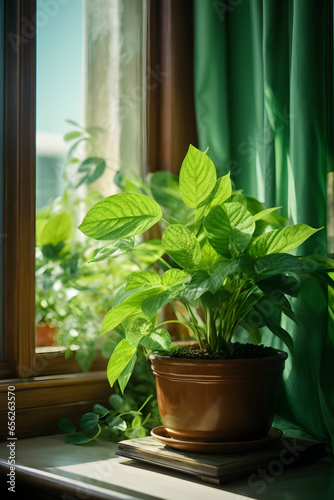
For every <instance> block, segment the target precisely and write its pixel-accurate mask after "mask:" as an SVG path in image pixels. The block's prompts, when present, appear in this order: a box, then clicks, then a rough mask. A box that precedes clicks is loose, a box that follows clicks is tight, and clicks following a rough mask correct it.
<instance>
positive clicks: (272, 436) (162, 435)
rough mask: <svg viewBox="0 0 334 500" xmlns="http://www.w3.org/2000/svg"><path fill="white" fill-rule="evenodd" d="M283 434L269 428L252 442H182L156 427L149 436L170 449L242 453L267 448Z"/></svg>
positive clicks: (162, 428)
mask: <svg viewBox="0 0 334 500" xmlns="http://www.w3.org/2000/svg"><path fill="white" fill-rule="evenodd" d="M282 435H283V432H282V431H280V430H279V429H276V427H271V429H270V430H269V432H268V434H267V436H266V437H265V438H262V439H255V440H252V441H234V442H224V443H221V442H205V441H183V440H181V439H174V438H171V437H169V436H168V434H167V432H166V431H165V429H164V427H163V426H161V427H156V428H155V429H152V430H151V436H153V437H154V439H157V440H158V441H161V442H162V443H165V444H167V445H168V446H170V447H171V448H176V449H177V450H185V451H195V452H199V453H242V452H245V451H252V450H255V449H257V448H262V447H265V446H269V445H271V444H272V443H274V442H275V441H278V440H279V439H281V437H282Z"/></svg>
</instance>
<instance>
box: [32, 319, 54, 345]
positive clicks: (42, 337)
mask: <svg viewBox="0 0 334 500" xmlns="http://www.w3.org/2000/svg"><path fill="white" fill-rule="evenodd" d="M55 333H56V327H55V326H51V325H48V324H47V323H38V324H37V325H36V347H45V346H51V345H53V344H55V340H54V334H55Z"/></svg>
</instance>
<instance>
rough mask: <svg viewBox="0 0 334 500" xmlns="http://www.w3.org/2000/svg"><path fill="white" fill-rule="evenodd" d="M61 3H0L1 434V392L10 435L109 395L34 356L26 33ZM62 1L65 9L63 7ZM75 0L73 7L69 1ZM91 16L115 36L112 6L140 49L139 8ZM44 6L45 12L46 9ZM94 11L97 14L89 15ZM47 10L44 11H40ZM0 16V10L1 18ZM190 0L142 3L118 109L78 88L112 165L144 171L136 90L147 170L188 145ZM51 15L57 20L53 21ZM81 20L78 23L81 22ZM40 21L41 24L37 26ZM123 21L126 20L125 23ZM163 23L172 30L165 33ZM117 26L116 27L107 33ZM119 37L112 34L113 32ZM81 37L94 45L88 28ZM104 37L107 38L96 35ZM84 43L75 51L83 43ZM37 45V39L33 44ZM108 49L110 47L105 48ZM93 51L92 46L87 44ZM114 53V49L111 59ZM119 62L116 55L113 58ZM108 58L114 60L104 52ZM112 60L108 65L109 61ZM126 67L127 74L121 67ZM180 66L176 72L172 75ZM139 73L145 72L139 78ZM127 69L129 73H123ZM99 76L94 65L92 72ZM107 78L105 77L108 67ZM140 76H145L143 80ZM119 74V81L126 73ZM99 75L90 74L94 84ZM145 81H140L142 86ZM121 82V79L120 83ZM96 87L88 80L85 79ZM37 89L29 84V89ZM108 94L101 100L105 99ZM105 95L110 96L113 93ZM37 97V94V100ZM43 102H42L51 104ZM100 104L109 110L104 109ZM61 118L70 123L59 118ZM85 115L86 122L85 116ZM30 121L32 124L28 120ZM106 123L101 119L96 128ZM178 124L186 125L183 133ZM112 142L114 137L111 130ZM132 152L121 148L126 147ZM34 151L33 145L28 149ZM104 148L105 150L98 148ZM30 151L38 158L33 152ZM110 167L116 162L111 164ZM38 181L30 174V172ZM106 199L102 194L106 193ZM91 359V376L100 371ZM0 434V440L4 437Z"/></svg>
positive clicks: (37, 429) (86, 377)
mask: <svg viewBox="0 0 334 500" xmlns="http://www.w3.org/2000/svg"><path fill="white" fill-rule="evenodd" d="M68 3H69V2H68V1H67V0H54V1H53V2H47V1H46V0H45V1H44V2H43V0H40V1H39V2H38V5H39V8H41V9H43V7H44V12H42V11H41V12H40V14H39V12H37V16H36V1H35V0H2V2H1V6H2V8H3V17H4V41H5V43H4V86H3V91H4V99H3V102H4V123H3V129H4V154H3V164H4V169H3V178H4V179H3V180H4V196H3V207H4V218H3V233H4V234H6V238H4V239H3V261H2V262H3V290H4V294H3V304H4V306H3V311H4V317H3V323H2V327H3V328H2V331H3V333H4V349H3V361H2V362H1V364H0V371H1V378H2V382H0V402H1V410H0V425H1V429H3V432H5V430H6V411H5V408H6V401H7V399H6V398H7V387H8V383H9V380H10V381H11V383H10V385H15V386H16V388H17V392H19V395H18V401H20V406H19V409H18V412H17V415H16V416H17V429H18V434H17V435H18V437H20V436H25V435H36V434H43V433H52V432H53V431H55V430H56V422H57V420H58V418H60V417H62V416H64V415H67V416H68V417H70V418H71V417H79V416H80V414H81V413H82V412H84V411H87V410H89V409H90V408H91V407H92V404H93V403H95V402H97V401H98V402H100V403H102V404H103V403H104V402H105V400H106V397H107V396H108V395H109V393H110V387H109V384H108V382H107V379H106V374H105V370H104V369H103V371H94V372H90V373H86V374H83V373H78V366H77V364H76V363H75V362H73V363H72V360H73V358H71V359H70V360H67V361H65V360H64V353H63V352H56V353H54V352H47V353H36V351H35V286H34V285H35V201H36V194H35V193H36V190H35V189H36V184H37V186H38V182H39V181H37V183H36V177H35V175H36V174H35V165H36V163H35V160H36V147H35V144H36V137H35V132H36V112H35V111H36V107H35V103H36V36H35V28H36V25H37V37H38V36H40V37H42V34H40V35H39V33H41V32H42V30H43V29H44V30H47V29H50V27H51V23H52V19H54V18H55V17H56V15H58V14H57V13H59V12H60V10H61V9H62V8H63V7H64V8H66V5H67V4H68ZM71 3H72V2H71ZM74 3H76V2H74ZM85 4H86V5H87V8H88V9H89V8H90V9H92V11H91V16H90V18H91V19H95V21H96V22H97V24H98V25H99V26H100V28H101V27H105V29H106V30H107V32H108V30H109V32H112V33H115V31H117V30H116V28H115V26H114V25H113V24H112V20H113V22H114V20H115V16H114V15H111V17H110V16H109V18H106V16H105V15H104V13H105V11H103V8H104V7H105V6H106V5H109V6H110V5H112V6H113V8H115V9H119V10H118V13H119V14H120V17H119V19H121V20H122V22H123V25H124V26H125V28H127V29H126V30H125V31H124V33H127V38H126V36H125V35H124V36H123V39H122V38H120V41H121V42H122V46H123V48H124V47H127V48H130V47H132V46H133V45H137V47H136V48H137V50H138V48H139V47H138V43H137V42H136V40H135V39H134V38H133V33H134V26H135V27H136V30H137V33H138V31H139V33H142V35H141V37H140V46H141V47H145V46H146V37H145V32H146V29H143V28H142V27H143V26H144V28H145V26H146V22H147V21H146V10H145V8H144V7H145V5H146V2H138V1H137V0H128V1H126V2H122V1H116V2H109V1H105V0H99V1H96V2H85ZM52 6H53V8H52ZM98 6H99V7H100V8H98ZM50 9H51V10H50ZM127 9H134V10H135V12H136V14H135V16H137V17H135V19H132V20H131V18H129V17H127V16H126V15H125V14H126V12H127ZM1 12H2V11H1ZM191 13H192V2H191V1H185V2H182V6H180V2H174V1H173V2H168V4H166V3H165V2H162V1H159V2H148V27H149V29H148V40H147V44H148V61H147V63H146V62H145V54H146V51H145V49H144V50H141V51H140V52H141V54H142V57H143V59H142V60H139V59H138V58H137V59H133V58H132V59H129V58H127V57H124V58H123V59H122V58H119V67H121V68H122V72H121V73H122V77H123V78H124V81H123V82H122V85H123V89H124V92H123V94H122V95H119V105H118V106H113V107H112V106H110V105H109V106H106V104H105V103H103V102H102V103H100V104H99V105H98V103H97V102H96V101H95V99H96V97H97V95H98V93H97V90H98V89H96V87H94V80H89V79H88V80H86V86H87V88H86V90H85V92H88V94H87V95H89V98H88V99H87V102H88V103H90V104H91V107H90V108H88V107H87V108H86V113H87V115H88V117H87V116H86V118H85V120H86V122H89V123H90V124H94V125H96V120H95V116H94V113H95V112H96V111H97V108H98V107H99V108H100V109H102V111H105V110H106V109H109V111H110V110H111V111H112V112H113V113H114V114H115V113H116V114H117V116H118V122H119V124H120V127H119V129H118V130H119V132H118V134H119V135H118V141H117V144H118V146H117V148H118V149H117V150H116V152H117V155H119V156H118V158H120V157H121V155H123V158H126V161H125V163H126V164H127V165H130V168H131V164H132V165H140V169H141V170H140V171H141V172H142V174H144V173H146V166H147V161H146V153H145V150H146V128H145V127H141V128H140V127H139V126H138V121H136V120H137V119H136V120H134V117H135V116H136V117H137V118H138V120H139V121H140V120H143V119H145V115H146V92H147V94H148V127H149V133H148V145H149V151H150V153H149V160H148V163H149V165H150V169H151V170H152V171H154V170H157V169H169V170H172V169H175V168H177V167H175V166H176V165H177V166H179V165H180V161H181V159H182V158H183V156H184V154H185V152H186V150H187V147H188V145H189V143H190V142H192V143H193V144H195V145H196V128H195V119H194V108H193V92H192V15H191ZM59 15H61V14H59ZM83 18H84V19H85V21H86V22H87V19H88V17H85V16H83ZM48 19H49V21H50V24H49V25H48V26H49V28H47V27H46V24H45V23H47V21H48ZM126 19H128V23H127V24H126V22H125V21H126ZM171 23H173V29H172V27H171ZM119 28H120V25H119V27H118V28H117V29H119ZM117 32H118V33H119V31H117ZM87 33H90V35H91V37H92V41H94V40H96V39H95V38H94V36H93V35H94V33H95V34H96V31H94V26H93V25H90V26H89V30H88V31H87ZM106 36H107V35H106ZM88 42H89V40H85V42H84V43H85V47H86V49H87V43H88ZM37 43H38V42H37ZM108 47H109V48H108V50H109V49H110V46H108ZM95 49H96V51H98V50H101V47H99V46H98V44H97V46H96V47H95ZM120 54H122V52H120ZM123 55H124V53H123ZM89 56H90V57H89V58H88V59H87V60H88V64H89V65H90V68H91V69H92V71H90V72H88V73H87V74H88V75H93V74H94V73H95V75H97V72H98V71H101V68H99V67H96V66H94V67H93V65H94V64H95V65H96V64H97V62H98V60H99V58H98V57H96V52H93V51H92V52H90V53H89ZM112 56H113V57H112V59H113V61H115V55H114V54H112ZM116 59H117V58H116ZM131 61H132V62H133V63H134V66H135V68H138V64H140V65H141V67H142V68H144V71H143V72H142V74H141V75H140V78H141V82H142V83H138V85H136V86H135V88H132V89H131V83H132V85H133V80H131V76H129V75H131V73H130V66H131V64H130V63H131ZM127 66H129V67H128V68H126V67H127ZM180 67H182V71H181V72H180V71H178V72H177V71H176V69H177V68H180ZM145 68H146V71H145ZM126 69H128V70H129V71H126ZM102 70H103V68H102ZM113 71H114V70H113ZM146 73H147V75H146ZM126 75H127V76H126ZM103 76H105V79H106V82H109V83H110V79H108V74H107V73H104V74H103V73H102V74H98V78H97V81H98V82H101V78H102V77H103ZM146 76H148V81H146ZM125 77H126V78H125ZM95 82H96V79H95ZM37 91H39V89H38V85H37ZM110 92H111V91H110V88H109V89H107V90H106V95H111V94H110ZM113 95H115V94H114V93H113ZM40 97H41V94H40ZM51 98H52V97H51ZM109 104H110V103H109ZM66 118H69V119H71V118H72V119H73V117H71V116H68V117H66ZM88 118H89V119H88ZM37 123H38V124H39V123H41V122H40V121H37ZM110 123H111V122H110V121H108V117H107V118H106V119H105V120H104V121H103V120H102V126H103V127H106V126H108V124H110ZM183 123H186V126H183ZM111 135H112V137H114V136H115V131H112V134H111ZM127 137H131V138H132V139H131V141H132V143H133V144H135V147H132V148H129V140H127ZM37 147H38V148H40V142H38V145H37ZM107 148H109V146H108V145H107ZM38 151H40V150H39V149H38ZM116 167H117V162H116ZM37 175H38V174H37ZM107 194H110V193H109V192H108V193H107ZM99 363H100V361H99V360H97V364H96V365H95V366H92V369H93V370H94V369H98V368H100V367H101V365H100V364H99ZM4 437H5V436H4Z"/></svg>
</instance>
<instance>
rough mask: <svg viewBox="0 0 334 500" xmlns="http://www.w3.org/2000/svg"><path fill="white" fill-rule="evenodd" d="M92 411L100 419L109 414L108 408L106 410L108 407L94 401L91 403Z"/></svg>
mask: <svg viewBox="0 0 334 500" xmlns="http://www.w3.org/2000/svg"><path fill="white" fill-rule="evenodd" d="M93 412H94V413H96V414H97V415H98V416H99V417H100V419H101V418H104V417H106V416H107V415H109V413H110V410H108V408H106V407H105V406H102V405H100V404H99V403H96V404H95V405H93Z"/></svg>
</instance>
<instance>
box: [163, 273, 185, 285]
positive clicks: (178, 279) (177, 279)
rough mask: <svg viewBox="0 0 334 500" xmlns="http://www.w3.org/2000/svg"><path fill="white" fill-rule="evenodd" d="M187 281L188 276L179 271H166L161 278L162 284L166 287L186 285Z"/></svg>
mask: <svg viewBox="0 0 334 500" xmlns="http://www.w3.org/2000/svg"><path fill="white" fill-rule="evenodd" d="M189 279H190V276H189V274H188V273H186V272H185V271H182V270H181V269H168V271H166V272H164V274H163V275H162V276H161V282H162V284H163V285H164V286H168V287H170V286H173V285H176V284H178V283H186V282H187V281H189Z"/></svg>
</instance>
